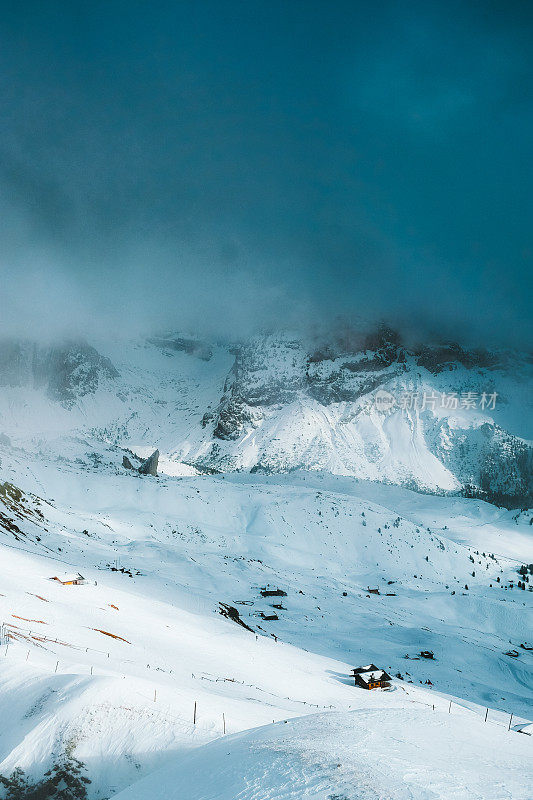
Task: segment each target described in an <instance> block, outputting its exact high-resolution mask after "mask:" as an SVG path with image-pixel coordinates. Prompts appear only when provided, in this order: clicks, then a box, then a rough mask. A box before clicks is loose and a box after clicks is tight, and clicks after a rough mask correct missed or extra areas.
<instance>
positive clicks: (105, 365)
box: [0, 339, 118, 406]
mask: <svg viewBox="0 0 533 800" xmlns="http://www.w3.org/2000/svg"><path fill="white" fill-rule="evenodd" d="M117 375H118V372H117V370H116V369H115V367H114V366H113V364H112V363H111V361H110V360H109V359H108V358H105V357H104V356H102V355H100V353H98V351H97V350H95V348H94V347H91V346H90V345H88V344H86V343H85V342H75V343H74V342H71V343H66V344H57V345H50V346H41V345H39V344H35V343H33V342H29V341H20V340H15V339H4V340H1V341H0V386H10V387H16V386H20V387H25V386H27V387H28V388H32V389H44V390H45V392H46V394H47V395H48V397H49V398H50V399H52V400H56V401H58V402H60V403H63V404H64V405H67V406H68V405H71V404H72V403H73V402H74V401H75V400H76V399H77V398H79V397H83V396H84V395H87V394H94V392H95V391H96V390H97V389H98V387H99V385H100V384H101V383H104V382H105V381H109V380H113V379H115V378H116V377H117Z"/></svg>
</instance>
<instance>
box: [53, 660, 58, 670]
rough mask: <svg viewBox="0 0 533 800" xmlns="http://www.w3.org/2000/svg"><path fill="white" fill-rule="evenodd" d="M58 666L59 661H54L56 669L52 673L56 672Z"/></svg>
mask: <svg viewBox="0 0 533 800" xmlns="http://www.w3.org/2000/svg"><path fill="white" fill-rule="evenodd" d="M58 666H59V661H56V668H55V670H54V672H57V668H58Z"/></svg>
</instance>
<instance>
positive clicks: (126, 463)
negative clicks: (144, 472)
mask: <svg viewBox="0 0 533 800" xmlns="http://www.w3.org/2000/svg"><path fill="white" fill-rule="evenodd" d="M122 466H123V467H124V469H135V467H134V466H133V464H132V463H131V461H130V460H129V458H128V456H122Z"/></svg>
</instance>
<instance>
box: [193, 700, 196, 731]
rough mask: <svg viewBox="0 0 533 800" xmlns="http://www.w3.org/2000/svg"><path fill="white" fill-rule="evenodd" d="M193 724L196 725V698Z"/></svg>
mask: <svg viewBox="0 0 533 800" xmlns="http://www.w3.org/2000/svg"><path fill="white" fill-rule="evenodd" d="M192 724H193V725H196V700H195V701H194V713H193V718H192Z"/></svg>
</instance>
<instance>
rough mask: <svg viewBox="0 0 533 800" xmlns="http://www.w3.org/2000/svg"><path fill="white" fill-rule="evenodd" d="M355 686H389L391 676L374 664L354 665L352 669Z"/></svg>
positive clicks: (364, 687)
mask: <svg viewBox="0 0 533 800" xmlns="http://www.w3.org/2000/svg"><path fill="white" fill-rule="evenodd" d="M352 676H353V679H354V683H355V686H359V688H361V689H382V688H385V687H388V686H390V681H391V676H390V675H389V674H388V673H386V672H385V670H383V669H379V668H378V667H376V665H375V664H367V665H366V667H356V668H355V669H353V670H352Z"/></svg>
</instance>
